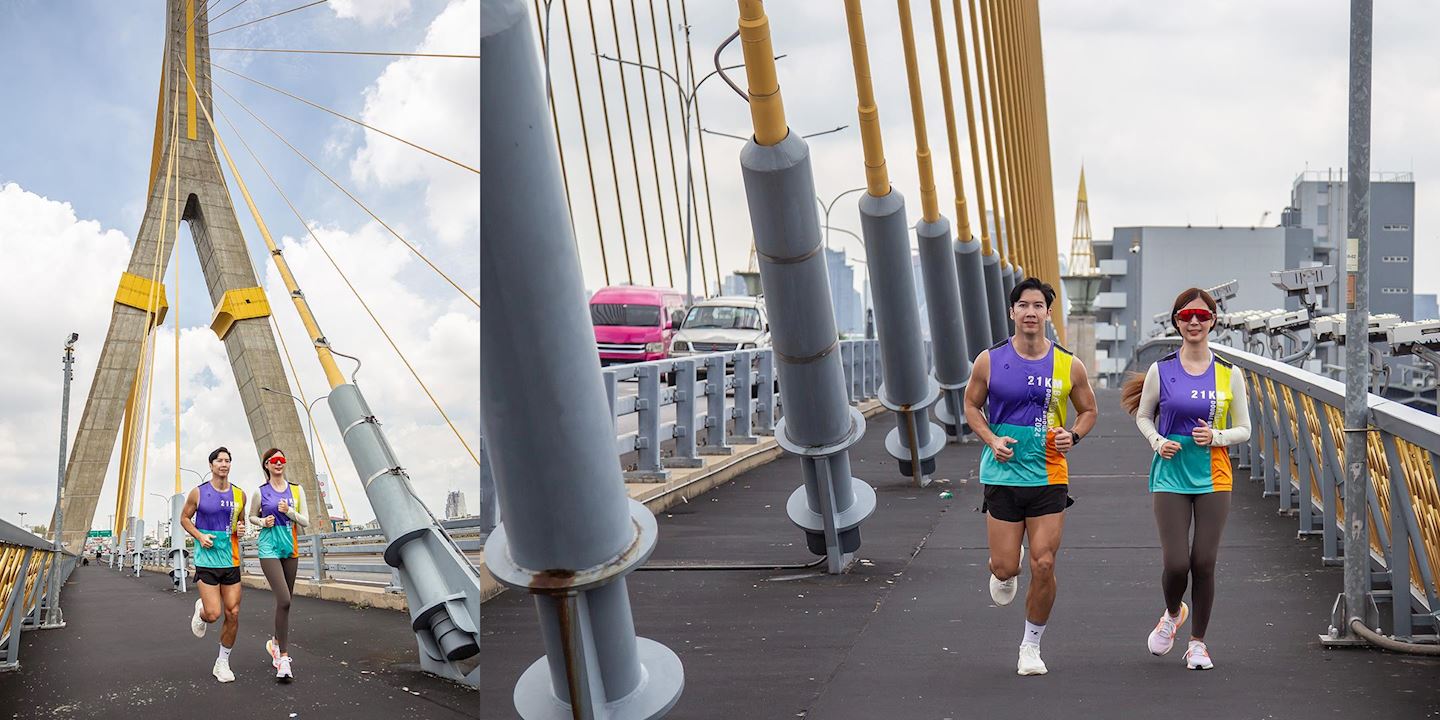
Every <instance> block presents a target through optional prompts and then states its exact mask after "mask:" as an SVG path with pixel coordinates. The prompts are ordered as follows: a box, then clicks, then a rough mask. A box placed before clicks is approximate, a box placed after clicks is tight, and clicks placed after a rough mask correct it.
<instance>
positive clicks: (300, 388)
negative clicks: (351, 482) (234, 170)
mask: <svg viewBox="0 0 1440 720" xmlns="http://www.w3.org/2000/svg"><path fill="white" fill-rule="evenodd" d="M226 122H229V120H228V119H227V120H226ZM232 127H233V126H232ZM251 156H252V157H253V156H254V155H253V153H252V155H251ZM270 327H271V328H273V329H274V330H275V337H277V338H279V340H280V350H281V351H282V352H284V353H285V364H287V365H289V366H290V376H291V377H293V378H295V391H296V392H298V393H300V403H301V404H303V405H304V406H305V419H306V420H307V421H309V423H310V436H311V437H312V438H314V440H315V444H316V445H319V446H320V457H321V458H323V459H324V461H325V472H328V473H330V485H331V487H334V488H335V496H336V497H338V498H340V509H341V511H342V512H344V513H345V520H346V522H349V520H350V509H349V508H347V507H345V496H344V495H342V494H341V493H340V478H338V477H336V476H335V469H334V468H332V467H330V453H328V452H326V451H325V441H324V440H322V439H320V433H318V432H316V430H318V429H319V426H318V425H316V424H315V417H314V415H312V414H311V413H310V399H309V398H307V397H305V386H304V385H301V384H300V373H299V372H298V371H296V370H295V359H294V358H292V357H290V345H289V344H288V343H286V342H285V333H283V332H281V331H280V323H279V322H277V321H276V320H275V316H274V315H271V316H270ZM310 462H311V463H312V464H313V463H314V462H315V458H313V457H312V458H310ZM317 489H318V488H317ZM322 505H323V503H322ZM327 516H328V510H327Z"/></svg>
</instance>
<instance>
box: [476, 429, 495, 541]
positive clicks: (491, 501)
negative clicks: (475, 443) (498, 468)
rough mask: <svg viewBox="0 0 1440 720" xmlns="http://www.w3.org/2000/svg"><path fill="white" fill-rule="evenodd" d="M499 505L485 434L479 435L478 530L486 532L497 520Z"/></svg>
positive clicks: (493, 526)
mask: <svg viewBox="0 0 1440 720" xmlns="http://www.w3.org/2000/svg"><path fill="white" fill-rule="evenodd" d="M499 515H500V505H499V503H498V500H497V498H496V497H495V473H493V472H491V470H490V455H489V454H488V453H487V451H486V449H485V436H484V435H481V436H480V532H482V533H488V532H490V531H491V530H494V529H495V524H496V523H497V522H499Z"/></svg>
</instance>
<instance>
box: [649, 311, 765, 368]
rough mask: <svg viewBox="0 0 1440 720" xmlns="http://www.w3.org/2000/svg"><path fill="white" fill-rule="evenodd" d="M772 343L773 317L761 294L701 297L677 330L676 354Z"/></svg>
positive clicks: (760, 345) (673, 351) (738, 348)
mask: <svg viewBox="0 0 1440 720" xmlns="http://www.w3.org/2000/svg"><path fill="white" fill-rule="evenodd" d="M769 346H770V319H769V316H768V315H766V313H765V300H764V298H758V297H723V296H722V297H714V298H710V299H708V300H701V301H700V302H697V303H695V304H694V305H693V306H691V308H690V311H689V312H688V313H686V314H685V321H684V322H683V323H682V324H681V325H680V331H679V332H677V333H675V339H674V344H673V347H672V351H671V352H672V354H673V355H675V356H676V357H681V356H686V355H704V354H707V353H715V352H729V351H731V350H753V349H755V348H762V347H769Z"/></svg>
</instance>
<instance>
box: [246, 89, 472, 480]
mask: <svg viewBox="0 0 1440 720" xmlns="http://www.w3.org/2000/svg"><path fill="white" fill-rule="evenodd" d="M222 92H223V90H222ZM226 94H227V95H229V93H226ZM230 99H231V100H232V101H234V102H235V103H236V104H237V105H239V106H240V108H241V109H242V110H244V111H245V112H246V113H249V114H250V116H251V117H254V118H255V119H256V120H259V118H258V117H257V116H256V115H255V113H254V112H252V111H251V110H250V108H248V107H245V105H244V104H243V103H240V102H239V101H238V100H235V98H234V97H233V96H231V97H230ZM219 112H220V116H221V118H223V119H224V120H225V122H226V124H227V125H229V126H230V130H231V131H232V132H234V133H235V137H236V138H238V139H239V140H240V144H241V145H242V146H244V148H245V151H246V152H247V153H249V155H250V157H251V159H253V160H254V161H255V164H256V165H258V166H259V167H260V171H261V172H263V173H265V177H266V178H267V179H269V181H270V184H271V185H272V186H273V187H274V188H275V191H276V192H277V193H279V194H280V197H281V199H283V200H284V201H285V204H286V205H288V206H289V207H290V211H291V212H292V213H294V214H295V219H296V220H299V221H300V224H301V225H302V226H304V227H305V230H306V232H308V233H309V234H310V238H311V239H312V240H314V241H315V245H316V247H318V248H320V252H322V253H324V254H325V259H327V260H329V261H330V265H331V266H332V267H334V268H335V272H336V273H338V274H339V275H340V279H341V280H343V281H345V286H346V287H348V288H349V289H350V292H351V293H352V294H353V295H354V296H355V299H356V300H358V301H359V302H360V307H362V308H364V309H365V313H366V314H367V315H369V316H370V319H371V320H372V321H374V323H375V327H376V328H378V329H379V330H380V334H381V335H384V336H385V340H386V342H389V343H390V347H391V349H393V350H394V351H395V354H396V355H399V356H400V361H401V362H403V363H404V364H405V368H406V369H407V370H409V371H410V375H411V377H414V378H415V382H417V383H419V384H420V389H421V390H423V391H425V396H426V397H428V398H430V402H431V404H433V405H434V406H435V409H436V410H437V411H438V412H439V413H440V417H442V418H444V419H445V424H446V425H448V426H449V427H450V431H451V432H453V433H454V434H455V439H457V440H459V441H460V444H461V445H462V446H464V448H465V451H466V452H467V453H469V454H470V458H471V459H472V460H474V461H475V464H476V466H479V464H480V458H479V456H477V455H476V454H475V452H474V451H473V450H471V449H470V444H469V443H467V442H465V438H464V437H463V436H462V435H461V434H460V430H459V429H457V428H456V427H455V424H454V423H453V422H451V420H450V416H449V414H447V413H446V412H445V409H444V408H443V407H441V406H440V401H439V400H437V399H436V398H435V394H434V393H432V392H431V391H430V388H429V387H428V386H427V385H426V384H425V381H424V380H421V379H420V374H419V373H418V372H417V371H416V370H415V367H414V365H412V364H411V363H410V360H409V358H407V357H405V353H403V352H401V350H400V346H399V345H398V344H396V342H395V339H394V338H393V337H391V336H390V333H389V331H387V330H386V329H385V326H384V325H383V324H382V323H381V322H380V319H379V318H378V317H376V316H375V313H374V311H372V310H371V309H370V304H369V303H367V302H365V298H363V297H361V296H360V291H359V290H358V289H356V287H355V285H354V284H353V283H351V282H350V278H349V277H348V276H346V274H345V271H344V270H341V269H340V264H339V263H337V262H336V261H335V258H334V257H333V256H332V255H331V254H330V250H329V249H328V248H326V247H325V243H323V242H321V241H320V238H319V236H317V235H316V234H315V231H314V230H313V229H311V227H310V224H309V223H307V222H305V218H304V216H303V215H301V214H300V211H299V209H297V208H296V207H295V204H294V203H292V202H291V201H290V197H289V196H288V195H286V194H285V190H284V189H283V188H281V187H280V183H279V182H277V181H276V180H275V176H274V175H272V174H271V173H270V170H269V169H268V168H266V167H265V163H263V162H261V161H260V158H259V156H258V155H256V154H255V151H254V150H252V149H251V148H250V143H249V142H247V141H246V140H245V136H244V135H241V134H240V131H239V129H238V128H236V127H235V124H234V123H233V122H231V121H230V118H229V117H228V116H227V115H226V114H225V111H223V110H221V111H219ZM296 383H297V386H298V383H299V375H296ZM302 399H303V398H302Z"/></svg>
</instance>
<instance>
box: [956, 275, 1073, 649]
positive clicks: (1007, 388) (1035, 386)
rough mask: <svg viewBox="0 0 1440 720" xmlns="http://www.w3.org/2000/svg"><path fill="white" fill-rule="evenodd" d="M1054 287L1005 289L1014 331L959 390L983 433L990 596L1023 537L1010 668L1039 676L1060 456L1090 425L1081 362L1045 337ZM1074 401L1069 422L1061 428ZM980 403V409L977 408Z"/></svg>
mask: <svg viewBox="0 0 1440 720" xmlns="http://www.w3.org/2000/svg"><path fill="white" fill-rule="evenodd" d="M1054 301H1055V290H1054V289H1053V288H1051V287H1050V286H1049V285H1047V284H1045V283H1043V282H1041V281H1040V280H1038V279H1036V278H1033V277H1032V278H1026V279H1025V280H1024V281H1022V282H1020V283H1018V284H1016V285H1015V288H1014V289H1013V290H1011V292H1010V319H1011V320H1013V321H1014V323H1015V335H1014V336H1013V337H1010V338H1008V339H1006V340H1004V341H1002V342H999V343H997V344H995V345H994V346H993V347H991V348H990V349H988V350H985V351H983V352H981V353H980V355H979V356H977V357H976V358H975V364H974V369H973V370H972V371H971V375H970V382H969V385H968V387H966V389H965V417H966V419H967V420H969V421H970V426H971V427H972V428H974V430H975V433H976V434H977V435H979V436H980V439H981V440H983V441H984V442H985V445H986V447H985V449H984V450H983V451H982V454H981V457H980V482H981V484H982V485H983V486H984V488H985V501H984V510H985V511H986V512H988V513H989V517H988V518H986V520H985V523H986V532H987V535H988V536H989V540H990V597H991V598H992V599H994V601H995V604H996V605H1009V604H1010V602H1011V601H1012V600H1014V599H1015V592H1016V589H1017V578H1018V576H1019V575H1020V563H1021V562H1022V561H1023V560H1024V550H1023V549H1022V547H1021V544H1020V543H1021V540H1022V539H1024V537H1025V536H1027V535H1028V536H1029V538H1030V588H1029V589H1028V590H1027V591H1026V593H1025V635H1024V636H1023V638H1022V639H1021V642H1020V658H1019V661H1018V663H1017V664H1016V671H1017V672H1018V673H1019V674H1021V675H1044V674H1045V673H1046V672H1047V669H1046V667H1045V663H1044V661H1042V660H1041V659H1040V638H1041V636H1042V635H1044V634H1045V623H1046V622H1048V621H1049V619H1050V608H1051V607H1052V606H1053V605H1054V604H1055V553H1056V551H1057V550H1059V549H1060V536H1061V531H1062V530H1063V529H1064V526H1065V508H1066V507H1069V505H1070V504H1071V503H1072V502H1074V501H1073V500H1071V499H1070V497H1069V482H1070V475H1069V469H1068V467H1067V464H1066V461H1065V456H1066V454H1067V453H1069V452H1070V449H1071V448H1073V447H1074V446H1075V444H1076V443H1078V442H1080V440H1081V439H1082V438H1084V437H1085V436H1086V435H1087V434H1089V432H1090V429H1091V428H1092V427H1094V426H1095V415H1096V412H1095V391H1094V390H1093V389H1091V387H1090V380H1089V378H1088V377H1087V375H1086V373H1085V366H1084V365H1083V364H1081V363H1080V361H1079V360H1077V359H1075V356H1074V355H1073V354H1071V353H1070V351H1069V350H1066V349H1065V348H1063V347H1060V346H1059V345H1058V344H1056V343H1053V342H1051V341H1050V340H1048V339H1046V337H1045V326H1046V322H1047V321H1048V320H1049V319H1050V305H1051V303H1053V302H1054ZM1072 403H1073V404H1074V406H1075V411H1076V416H1075V425H1074V426H1073V428H1071V429H1068V430H1067V429H1066V428H1065V422H1066V418H1067V415H1068V412H1067V410H1068V407H1069V405H1071V404H1072ZM982 408H984V410H982Z"/></svg>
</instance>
